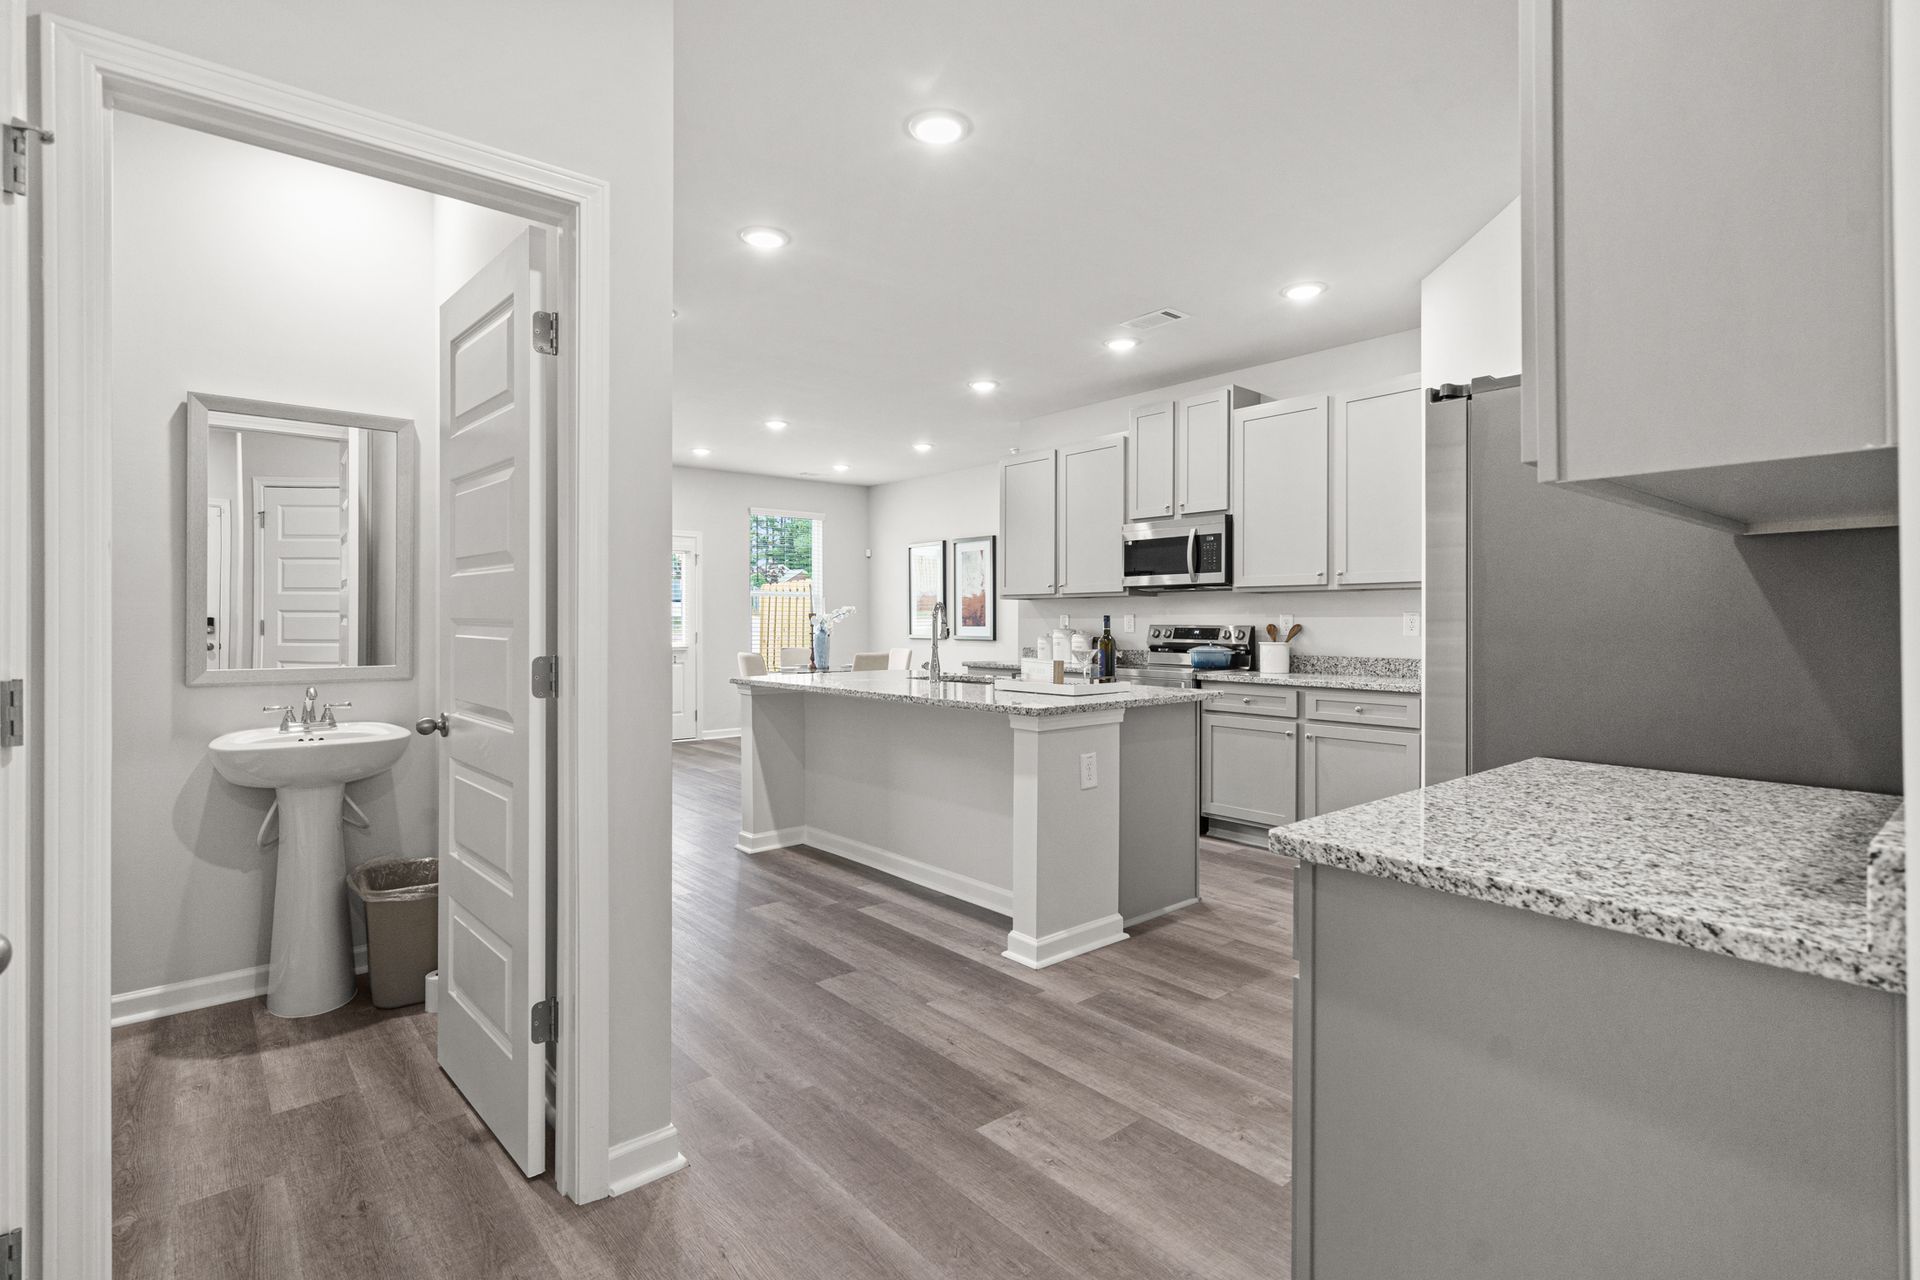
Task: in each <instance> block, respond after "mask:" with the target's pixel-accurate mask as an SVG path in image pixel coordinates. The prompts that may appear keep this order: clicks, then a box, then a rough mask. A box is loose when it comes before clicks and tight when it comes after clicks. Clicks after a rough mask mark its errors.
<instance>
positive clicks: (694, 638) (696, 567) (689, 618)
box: [673, 529, 707, 742]
mask: <svg viewBox="0 0 1920 1280" xmlns="http://www.w3.org/2000/svg"><path fill="white" fill-rule="evenodd" d="M673 541H674V549H675V550H678V549H679V544H680V543H682V542H686V543H690V544H691V545H692V547H693V563H692V564H691V565H689V566H688V567H687V568H686V569H685V570H683V571H682V573H681V579H682V581H684V582H687V583H690V584H691V585H690V588H683V589H682V591H681V596H682V603H684V597H685V596H686V593H687V590H689V589H690V590H691V591H692V592H693V608H691V609H689V610H687V611H686V612H685V613H684V614H683V615H682V621H681V626H682V627H683V628H685V630H686V632H687V644H686V649H687V653H688V655H689V656H690V657H692V659H693V690H692V693H693V736H692V737H691V738H676V739H675V741H676V742H698V741H699V740H700V739H701V738H704V737H705V736H706V731H705V730H703V729H702V728H701V727H700V702H701V698H700V678H701V677H700V668H701V667H702V666H704V665H705V664H706V655H705V654H704V653H702V652H701V649H700V637H701V635H702V634H703V633H704V631H705V630H706V628H705V627H704V626H703V625H702V623H703V618H702V616H701V615H702V614H704V613H705V612H706V607H707V598H706V595H705V588H706V583H705V581H703V580H702V578H701V576H700V570H701V564H700V535H699V534H698V533H694V532H693V531H691V530H688V529H675V530H674V531H673Z"/></svg>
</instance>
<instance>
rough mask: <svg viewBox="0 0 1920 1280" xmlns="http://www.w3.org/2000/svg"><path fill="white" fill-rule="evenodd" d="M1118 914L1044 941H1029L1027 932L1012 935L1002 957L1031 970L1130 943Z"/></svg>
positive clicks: (1040, 939)
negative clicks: (1115, 945) (1114, 945)
mask: <svg viewBox="0 0 1920 1280" xmlns="http://www.w3.org/2000/svg"><path fill="white" fill-rule="evenodd" d="M1121 925H1122V922H1121V919H1120V916H1119V913H1117V912H1116V913H1115V914H1113V915H1110V916H1106V917H1104V918H1102V919H1099V920H1089V921H1087V922H1086V923H1085V924H1081V925H1075V926H1074V927H1073V928H1071V929H1062V930H1061V931H1060V932H1058V933H1050V934H1048V935H1047V936H1046V937H1044V938H1029V937H1028V936H1027V935H1026V934H1024V933H1009V934H1008V935H1007V949H1006V950H1005V951H1002V952H1001V953H1000V954H1001V955H1003V956H1005V957H1006V958H1007V959H1009V960H1011V961H1013V962H1014V963H1015V964H1023V965H1025V966H1026V967H1027V968H1029V969H1044V968H1046V967H1047V966H1048V965H1050V964H1059V963H1060V962H1061V961H1062V960H1071V959H1073V958H1074V957H1075V956H1081V955H1085V954H1086V953H1087V952H1089V951H1097V950H1099V949H1100V948H1101V947H1105V946H1111V945H1112V944H1113V943H1116V942H1125V941H1126V940H1127V931H1126V930H1125V929H1124V928H1122V927H1121Z"/></svg>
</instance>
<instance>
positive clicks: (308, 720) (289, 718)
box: [260, 685, 353, 733]
mask: <svg viewBox="0 0 1920 1280" xmlns="http://www.w3.org/2000/svg"><path fill="white" fill-rule="evenodd" d="M352 705H353V704H352V703H351V702H329V703H327V704H326V705H325V706H324V707H323V706H321V705H320V690H319V689H317V688H315V687H314V686H313V685H308V686H307V694H306V697H304V698H302V699H301V701H300V718H299V719H298V720H296V719H294V716H293V708H292V707H290V706H285V705H281V706H272V707H262V708H260V709H261V710H262V711H278V712H280V713H281V715H280V732H282V733H298V732H302V731H304V730H307V729H315V728H319V729H338V728H339V727H340V722H339V721H337V720H335V719H334V718H333V709H334V708H335V707H350V706H352Z"/></svg>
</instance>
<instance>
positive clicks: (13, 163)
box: [0, 120, 53, 196]
mask: <svg viewBox="0 0 1920 1280" xmlns="http://www.w3.org/2000/svg"><path fill="white" fill-rule="evenodd" d="M29 137H34V138H38V139H39V140H40V145H41V146H51V145H52V144H53V135H52V134H51V133H49V132H47V131H46V130H45V129H37V128H35V127H34V126H32V125H30V124H28V123H27V122H26V121H25V120H15V121H12V122H11V123H9V124H4V125H0V143H3V145H0V175H3V176H0V190H4V191H5V192H6V193H7V194H8V195H10V196H23V195H26V194H27V139H28V138H29Z"/></svg>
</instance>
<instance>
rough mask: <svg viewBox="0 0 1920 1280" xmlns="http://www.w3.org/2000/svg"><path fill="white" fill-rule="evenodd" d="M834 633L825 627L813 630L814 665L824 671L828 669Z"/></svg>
mask: <svg viewBox="0 0 1920 1280" xmlns="http://www.w3.org/2000/svg"><path fill="white" fill-rule="evenodd" d="M832 642H833V633H832V632H831V631H828V630H827V629H826V628H825V627H822V626H816V627H814V629H813V665H814V666H815V667H817V668H819V669H820V670H822V671H825V670H826V669H827V650H828V649H829V648H830V647H831V646H832Z"/></svg>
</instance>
